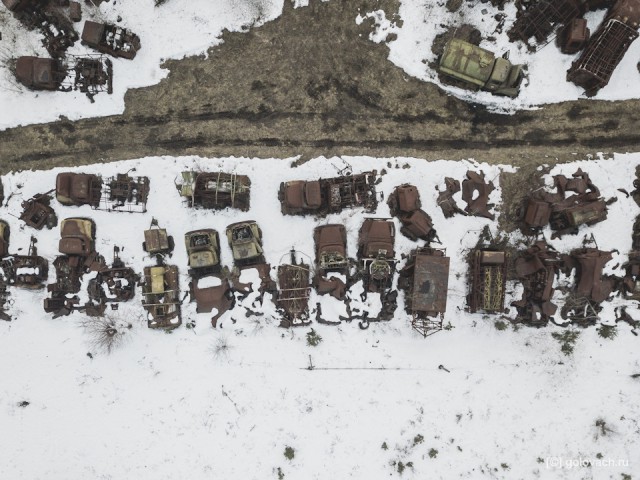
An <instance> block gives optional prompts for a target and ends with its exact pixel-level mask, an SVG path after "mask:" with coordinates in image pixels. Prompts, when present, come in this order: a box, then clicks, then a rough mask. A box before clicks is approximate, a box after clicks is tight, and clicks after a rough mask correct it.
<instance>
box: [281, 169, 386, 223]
mask: <svg viewBox="0 0 640 480" xmlns="http://www.w3.org/2000/svg"><path fill="white" fill-rule="evenodd" d="M376 175H377V173H376V171H375V170H374V171H371V172H365V173H360V174H356V175H343V176H340V177H334V178H321V179H319V180H293V181H289V182H283V183H281V184H280V189H279V191H278V199H279V200H280V205H281V209H282V213H283V215H316V216H318V217H324V216H326V215H328V214H329V213H336V212H340V211H342V210H343V209H345V208H354V207H364V209H365V211H366V212H369V213H371V212H374V211H375V210H376V207H377V205H378V199H377V196H376V188H375V181H376Z"/></svg>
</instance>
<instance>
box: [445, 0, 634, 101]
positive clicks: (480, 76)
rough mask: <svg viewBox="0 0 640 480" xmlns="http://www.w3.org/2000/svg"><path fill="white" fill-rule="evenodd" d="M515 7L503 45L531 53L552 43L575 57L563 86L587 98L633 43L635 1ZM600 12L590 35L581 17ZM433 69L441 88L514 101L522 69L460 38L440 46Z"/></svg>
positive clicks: (541, 2)
mask: <svg viewBox="0 0 640 480" xmlns="http://www.w3.org/2000/svg"><path fill="white" fill-rule="evenodd" d="M516 4H517V7H518V9H517V18H516V20H515V22H514V23H513V25H512V26H511V28H510V29H509V30H508V32H507V33H508V36H509V40H510V41H512V42H513V41H521V42H523V43H524V44H525V45H527V47H528V48H529V49H530V50H532V51H535V50H536V49H538V48H541V47H543V46H544V45H546V44H547V43H548V42H549V39H550V38H553V37H555V39H556V43H557V44H558V46H559V47H560V50H561V51H562V53H565V54H576V53H578V52H581V54H580V55H579V57H578V58H577V59H576V60H575V61H574V62H573V63H572V65H571V68H570V69H569V70H568V72H567V81H570V82H573V83H574V84H576V85H578V86H579V87H582V88H584V90H585V93H586V95H588V96H592V95H595V94H596V93H597V92H598V90H600V89H601V88H603V87H604V86H606V85H607V84H608V83H609V80H610V79H611V75H612V74H613V72H614V70H615V69H616V67H617V66H618V64H619V63H620V61H621V60H622V58H623V57H624V55H625V53H626V52H627V50H628V49H629V46H630V45H631V43H632V42H633V41H634V40H635V39H636V38H637V37H638V29H639V28H640V0H534V1H520V0H518V1H516ZM603 8H606V9H608V11H607V14H606V17H605V19H604V20H603V22H602V23H601V24H600V26H599V27H598V29H597V30H596V32H595V33H594V34H593V35H591V32H590V31H589V28H588V27H587V20H586V19H585V18H584V15H585V14H586V13H587V12H590V11H593V10H598V9H603ZM469 40H470V39H469ZM437 69H438V72H439V73H440V74H441V75H443V76H444V77H445V78H446V79H448V81H447V83H453V84H454V85H458V86H463V87H464V88H471V89H476V90H485V91H488V92H491V93H493V94H496V95H505V96H509V97H515V96H517V95H518V93H519V90H520V85H521V83H522V79H523V78H524V68H523V66H522V65H513V64H512V63H511V62H509V59H508V56H507V55H504V56H502V57H497V56H496V55H494V54H493V53H492V52H490V51H488V50H485V49H483V48H480V47H479V46H478V45H477V44H474V43H471V42H469V41H467V39H462V38H452V39H450V40H449V41H448V42H447V43H446V44H445V46H444V49H443V52H442V54H441V55H440V56H439V59H438V66H437Z"/></svg>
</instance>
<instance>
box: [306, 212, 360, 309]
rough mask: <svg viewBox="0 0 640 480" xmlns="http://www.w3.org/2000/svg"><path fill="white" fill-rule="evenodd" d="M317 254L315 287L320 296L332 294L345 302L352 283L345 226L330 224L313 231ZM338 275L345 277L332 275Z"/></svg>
mask: <svg viewBox="0 0 640 480" xmlns="http://www.w3.org/2000/svg"><path fill="white" fill-rule="evenodd" d="M313 241H314V244H315V252H316V274H315V276H314V278H313V286H314V287H315V289H316V290H317V292H318V294H320V295H324V294H327V293H328V294H330V295H332V296H333V297H335V298H337V299H338V300H343V299H344V298H345V295H346V293H347V284H348V283H349V282H350V265H351V263H350V261H349V257H348V256H347V230H346V228H345V227H344V225H340V224H329V225H321V226H319V227H316V228H315V230H314V231H313ZM331 273H335V274H338V275H340V276H342V277H344V280H342V279H341V278H340V277H338V276H335V275H332V276H331V278H329V276H330V274H331Z"/></svg>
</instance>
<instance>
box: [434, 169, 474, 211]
mask: <svg viewBox="0 0 640 480" xmlns="http://www.w3.org/2000/svg"><path fill="white" fill-rule="evenodd" d="M444 185H445V189H444V190H443V191H442V192H440V194H439V195H438V199H437V204H438V206H439V207H440V208H441V209H442V213H443V214H444V218H451V217H453V216H454V215H455V214H456V213H459V214H460V215H466V214H467V212H465V211H464V210H462V209H461V208H460V207H458V204H457V203H456V201H455V200H454V198H453V195H454V194H456V193H458V192H459V191H460V182H459V181H458V180H455V179H453V178H451V177H445V179H444Z"/></svg>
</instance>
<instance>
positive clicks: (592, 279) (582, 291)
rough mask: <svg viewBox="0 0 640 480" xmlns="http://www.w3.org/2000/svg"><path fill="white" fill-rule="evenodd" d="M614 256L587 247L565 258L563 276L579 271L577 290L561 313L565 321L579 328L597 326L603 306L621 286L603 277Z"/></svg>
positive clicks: (576, 250) (615, 280) (576, 283)
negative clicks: (567, 320) (606, 266)
mask: <svg viewBox="0 0 640 480" xmlns="http://www.w3.org/2000/svg"><path fill="white" fill-rule="evenodd" d="M612 253H613V252H605V251H602V250H598V249H597V248H591V247H584V248H578V249H575V250H572V251H571V253H570V254H569V255H565V256H563V261H564V266H563V270H564V273H565V274H566V275H569V274H570V273H571V272H572V270H573V269H575V270H576V281H575V286H574V289H573V291H572V292H571V293H570V295H569V297H568V298H567V299H566V301H565V304H564V306H563V307H562V310H561V312H560V314H561V316H562V318H563V319H569V320H570V321H571V322H572V323H574V324H577V325H579V326H588V325H595V323H596V322H597V320H598V312H599V311H600V310H601V308H602V307H601V306H600V304H601V303H602V302H603V301H605V300H606V299H608V298H609V296H610V295H611V293H613V291H614V290H615V289H616V287H617V283H618V281H617V279H616V278H615V277H613V276H611V275H603V270H604V267H605V265H606V264H607V262H608V261H609V260H611V259H612V258H613V256H612Z"/></svg>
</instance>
